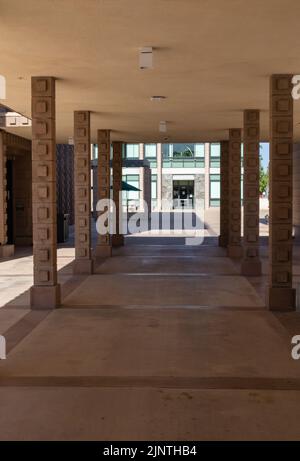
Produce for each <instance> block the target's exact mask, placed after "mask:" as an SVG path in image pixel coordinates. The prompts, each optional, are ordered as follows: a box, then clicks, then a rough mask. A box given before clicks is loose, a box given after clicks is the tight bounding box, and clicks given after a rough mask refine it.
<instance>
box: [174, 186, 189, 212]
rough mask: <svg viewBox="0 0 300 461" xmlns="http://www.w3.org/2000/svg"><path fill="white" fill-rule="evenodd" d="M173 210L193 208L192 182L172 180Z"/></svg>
mask: <svg viewBox="0 0 300 461" xmlns="http://www.w3.org/2000/svg"><path fill="white" fill-rule="evenodd" d="M173 208H174V209H178V208H184V209H191V208H194V180H187V179H182V180H173Z"/></svg>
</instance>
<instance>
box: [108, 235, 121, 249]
mask: <svg viewBox="0 0 300 461" xmlns="http://www.w3.org/2000/svg"><path fill="white" fill-rule="evenodd" d="M111 243H112V246H113V247H121V246H123V245H124V235H122V234H119V235H112V237H111Z"/></svg>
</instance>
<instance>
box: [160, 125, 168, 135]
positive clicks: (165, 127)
mask: <svg viewBox="0 0 300 461" xmlns="http://www.w3.org/2000/svg"><path fill="white" fill-rule="evenodd" d="M159 131H160V132H161V133H166V132H167V122H159Z"/></svg>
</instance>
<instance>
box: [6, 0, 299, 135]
mask: <svg viewBox="0 0 300 461" xmlns="http://www.w3.org/2000/svg"><path fill="white" fill-rule="evenodd" d="M299 17H300V2H299V0H284V1H283V0H42V1H40V0H26V1H21V0H0V56H1V59H0V74H2V75H4V76H5V78H6V83H7V97H6V100H5V101H3V103H4V104H6V105H8V106H10V107H12V108H13V109H14V110H15V111H18V112H20V113H22V114H24V115H26V116H30V111H31V109H30V105H31V101H30V78H31V76H41V75H45V76H54V77H56V78H57V87H56V88H57V90H56V110H57V142H67V140H68V138H69V137H70V136H72V131H73V111H74V110H81V109H82V110H90V111H91V112H92V119H91V120H92V138H93V141H95V140H96V130H97V129H100V128H110V129H112V138H113V139H114V140H122V141H127V142H130V141H132V142H138V141H140V142H151V141H153V142H159V141H161V142H163V141H164V138H165V137H166V136H168V138H169V142H172V141H178V142H179V141H181V142H193V141H213V140H215V141H218V140H220V139H226V138H227V137H228V131H227V130H228V128H236V127H242V120H243V116H242V113H243V110H244V109H260V110H261V138H262V140H265V141H266V140H267V139H268V131H269V130H268V125H269V123H268V105H269V97H268V96H269V94H268V88H269V76H270V75H271V74H272V73H300V33H299ZM142 46H152V47H154V68H153V69H148V70H139V67H138V52H139V48H140V47H142ZM157 94H158V95H164V96H166V100H164V101H162V102H152V101H151V100H150V97H151V96H152V95H157ZM294 113H295V121H294V124H295V138H296V139H297V140H300V100H299V101H295V104H294ZM160 121H167V128H168V131H167V134H162V133H159V130H158V127H159V122H160ZM15 132H16V133H19V134H21V135H24V136H26V137H30V135H31V132H30V128H20V129H16V130H15Z"/></svg>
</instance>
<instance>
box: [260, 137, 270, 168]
mask: <svg viewBox="0 0 300 461" xmlns="http://www.w3.org/2000/svg"><path fill="white" fill-rule="evenodd" d="M260 146H261V147H260V154H261V156H262V166H263V168H264V170H266V169H267V168H268V165H269V143H268V142H261V143H260Z"/></svg>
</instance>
